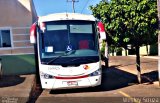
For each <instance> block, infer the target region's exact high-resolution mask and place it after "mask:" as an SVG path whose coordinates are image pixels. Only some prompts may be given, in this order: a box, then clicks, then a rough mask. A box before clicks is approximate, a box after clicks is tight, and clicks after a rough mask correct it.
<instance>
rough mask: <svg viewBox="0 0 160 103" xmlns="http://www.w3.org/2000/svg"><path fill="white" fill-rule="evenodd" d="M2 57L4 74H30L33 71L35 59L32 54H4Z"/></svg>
mask: <svg viewBox="0 0 160 103" xmlns="http://www.w3.org/2000/svg"><path fill="white" fill-rule="evenodd" d="M0 58H1V59H2V68H3V74H4V75H18V74H32V73H35V59H34V55H33V54H27V55H5V56H0Z"/></svg>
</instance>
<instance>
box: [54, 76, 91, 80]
mask: <svg viewBox="0 0 160 103" xmlns="http://www.w3.org/2000/svg"><path fill="white" fill-rule="evenodd" d="M86 77H88V75H83V76H76V77H57V76H55V77H54V78H56V79H79V78H86Z"/></svg>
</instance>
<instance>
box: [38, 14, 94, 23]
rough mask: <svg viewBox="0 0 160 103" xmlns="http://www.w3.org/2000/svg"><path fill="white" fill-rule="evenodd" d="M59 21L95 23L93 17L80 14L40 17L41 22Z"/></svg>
mask: <svg viewBox="0 0 160 103" xmlns="http://www.w3.org/2000/svg"><path fill="white" fill-rule="evenodd" d="M58 20H88V21H95V20H96V18H95V17H94V16H93V15H85V14H79V13H55V14H49V15H46V16H41V17H39V22H46V21H58Z"/></svg>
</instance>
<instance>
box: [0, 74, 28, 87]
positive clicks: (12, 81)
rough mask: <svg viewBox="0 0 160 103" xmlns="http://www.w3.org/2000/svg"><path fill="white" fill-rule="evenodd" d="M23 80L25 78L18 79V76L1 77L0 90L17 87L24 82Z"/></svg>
mask: <svg viewBox="0 0 160 103" xmlns="http://www.w3.org/2000/svg"><path fill="white" fill-rule="evenodd" d="M24 80H25V77H20V76H19V75H13V76H3V77H2V78H1V79H0V88H1V87H9V86H15V85H18V84H20V83H22V82H24Z"/></svg>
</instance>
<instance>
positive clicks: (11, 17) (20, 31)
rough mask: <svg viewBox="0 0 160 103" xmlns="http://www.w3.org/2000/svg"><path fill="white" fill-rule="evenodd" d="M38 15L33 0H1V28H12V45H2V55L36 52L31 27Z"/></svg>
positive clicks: (0, 49)
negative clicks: (32, 41) (31, 42)
mask: <svg viewBox="0 0 160 103" xmlns="http://www.w3.org/2000/svg"><path fill="white" fill-rule="evenodd" d="M36 17H37V16H36V12H35V8H34V4H33V1H32V0H0V18H1V19H0V30H4V29H7V30H10V36H11V45H12V46H11V47H0V55H2V54H28V53H34V50H33V45H32V44H30V43H29V29H30V26H31V25H32V23H33V22H34V21H35V20H36Z"/></svg>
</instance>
